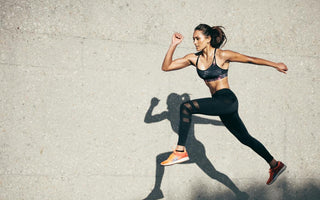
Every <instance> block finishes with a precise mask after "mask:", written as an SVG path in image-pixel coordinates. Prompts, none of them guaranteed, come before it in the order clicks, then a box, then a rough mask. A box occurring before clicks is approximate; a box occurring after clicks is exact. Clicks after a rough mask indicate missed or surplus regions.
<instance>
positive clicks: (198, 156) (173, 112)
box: [144, 93, 249, 200]
mask: <svg viewBox="0 0 320 200" xmlns="http://www.w3.org/2000/svg"><path fill="white" fill-rule="evenodd" d="M188 100H190V97H189V95H188V94H182V95H178V94H176V93H171V94H170V95H169V96H168V98H167V106H168V107H167V108H168V110H167V111H163V112H162V113H160V114H155V115H152V112H153V109H154V108H155V107H156V106H157V105H158V103H159V101H160V100H159V99H158V98H156V97H154V98H152V100H151V105H150V107H149V109H148V111H147V113H146V115H145V119H144V122H145V123H155V122H160V121H162V120H165V119H167V120H169V122H170V124H171V128H172V130H173V131H174V132H175V133H177V134H178V129H179V119H180V118H179V113H180V112H179V109H180V105H181V104H182V103H183V102H185V101H188ZM194 124H212V125H216V126H222V125H223V124H222V123H221V122H220V121H217V120H211V119H205V118H201V117H198V116H192V122H191V126H190V130H189V134H188V140H187V144H186V148H187V151H188V154H189V158H190V160H189V161H188V162H185V163H182V164H189V163H195V164H196V165H198V167H199V168H200V169H201V170H202V171H203V172H204V173H206V174H207V175H208V176H209V177H211V178H212V179H215V180H217V181H219V182H220V183H222V184H224V185H225V186H226V187H228V188H229V189H230V190H232V192H234V194H235V196H236V198H237V199H248V198H249V195H248V194H247V193H245V192H241V191H240V190H239V189H238V188H237V186H236V185H235V184H234V183H233V182H232V181H231V180H230V178H229V177H228V176H226V175H225V174H223V173H221V172H219V171H217V170H216V169H215V168H214V166H213V165H212V163H211V162H210V160H209V159H208V158H207V156H206V150H205V148H204V145H203V144H202V143H201V142H200V141H199V140H197V139H196V137H195V135H194ZM171 153H172V152H165V153H161V154H159V155H158V156H157V159H156V176H155V184H154V188H153V190H152V191H151V193H150V194H149V195H148V196H147V197H146V198H144V200H154V199H161V198H163V193H162V191H161V188H160V187H161V182H162V178H163V174H164V169H165V167H164V166H162V165H161V164H160V163H161V162H162V161H164V160H166V159H167V158H168V157H169V155H170V154H171Z"/></svg>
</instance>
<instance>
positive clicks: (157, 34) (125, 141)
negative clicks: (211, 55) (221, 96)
mask: <svg viewBox="0 0 320 200" xmlns="http://www.w3.org/2000/svg"><path fill="white" fill-rule="evenodd" d="M319 13H320V1H318V0H304V1H303V0H290V1H286V0H280V1H279V0H270V1H268V2H266V1H258V0H240V1H236V0H228V1H225V0H224V1H222V0H214V1H209V0H207V1H191V0H190V1H189V0H182V1H179V0H174V1H172V0H162V1H147V0H145V1H138V0H137V1H129V0H127V1H126V0H119V1H113V0H104V1H103V0H94V1H85V0H79V1H75V0H55V1H50V0H38V1H36V0H34V1H31V0H29V1H28V0H11V1H9V0H0V17H1V24H0V109H1V110H0V199H1V200H11V199H39V200H45V199H63V200H68V199H92V200H95V199H97V200H100V199H110V200H111V199H112V200H118V199H119V200H127V199H128V200H131V199H132V200H136V199H144V198H145V199H158V198H162V197H163V198H164V199H169V200H171V199H183V200H194V199H203V200H207V199H319V198H320V172H319V166H320V146H319V142H320V136H319V129H320V123H319V111H320V109H319V107H320V103H319V102H320V94H319V92H320V91H319V86H320V84H319V80H320V72H319V67H318V63H319V62H320V54H319V50H320V40H319V32H320V14H319ZM199 23H207V24H210V25H223V26H224V27H225V31H226V34H227V37H228V40H229V41H228V42H227V44H226V46H225V47H224V49H231V50H234V51H237V52H240V53H243V54H247V55H251V56H256V57H262V58H265V59H269V60H273V61H277V62H278V61H279V62H284V63H286V64H287V65H288V67H289V71H288V74H287V75H284V74H281V73H279V72H277V71H276V70H274V69H271V68H269V67H264V66H254V65H250V64H239V63H232V64H231V68H230V70H229V80H230V84H231V88H232V90H233V91H234V92H235V93H236V95H237V96H238V99H239V102H240V110H239V112H240V115H241V117H242V119H243V121H244V123H245V124H246V126H247V128H248V130H249V132H250V133H251V134H252V135H253V136H254V137H256V138H257V139H259V140H260V141H261V142H262V143H263V144H264V145H265V146H266V147H267V148H268V150H270V152H271V153H272V154H273V155H274V156H275V157H276V158H277V159H280V160H282V161H283V162H285V163H286V164H287V166H288V168H287V171H286V172H285V173H284V175H282V176H281V177H280V179H279V180H278V181H277V182H276V183H275V184H274V185H272V186H267V185H265V182H266V180H267V178H268V165H267V164H266V163H265V162H264V160H263V159H261V158H260V157H258V156H257V155H256V154H255V153H254V152H253V151H251V150H250V149H248V148H247V147H245V146H243V145H241V144H240V143H239V142H238V141H237V140H236V139H235V138H234V137H233V136H232V135H231V134H230V133H229V132H228V131H227V130H226V128H225V127H223V126H222V125H221V122H220V120H219V118H217V117H209V116H200V115H199V116H195V118H194V124H193V125H192V127H191V130H190V138H189V144H188V145H189V147H188V148H189V149H190V150H191V151H192V153H194V154H195V155H196V156H197V157H199V158H200V159H199V161H198V162H197V163H192V164H181V165H175V166H171V167H166V168H165V169H164V168H162V167H160V166H159V161H162V160H163V159H165V157H166V156H167V155H168V153H167V152H169V151H171V150H172V149H171V148H172V147H173V146H174V145H175V144H176V141H177V134H176V133H175V131H176V129H177V123H178V108H179V104H180V103H181V102H182V101H183V100H186V99H188V98H191V99H193V98H201V97H208V96H210V94H209V91H208V89H207V88H206V86H205V85H204V83H203V82H202V81H201V80H200V79H199V78H198V77H197V74H196V72H195V70H194V68H193V67H189V68H186V69H184V70H180V71H175V72H169V73H166V72H162V71H161V70H160V67H161V63H162V59H163V57H164V55H165V53H166V51H167V48H168V46H169V43H170V40H171V35H172V34H173V32H175V31H178V32H180V33H182V34H183V35H184V36H185V40H184V42H183V43H182V44H181V45H180V46H179V47H178V49H177V51H176V53H175V57H179V56H183V55H185V54H187V53H190V52H195V49H194V47H193V44H192V33H193V29H194V27H195V26H196V25H198V24H199ZM183 94H184V95H183ZM154 97H155V98H157V99H158V100H160V101H159V103H158V104H157V102H158V101H157V100H153V101H151V100H152V99H153V98H154ZM182 97H184V99H182ZM151 102H153V103H151ZM161 113H162V114H161ZM157 114H160V115H157ZM164 170H165V171H164Z"/></svg>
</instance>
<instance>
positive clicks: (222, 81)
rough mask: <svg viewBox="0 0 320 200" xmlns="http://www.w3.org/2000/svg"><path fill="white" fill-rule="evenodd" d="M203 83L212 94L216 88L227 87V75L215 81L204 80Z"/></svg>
mask: <svg viewBox="0 0 320 200" xmlns="http://www.w3.org/2000/svg"><path fill="white" fill-rule="evenodd" d="M205 83H206V85H207V86H208V87H209V90H210V92H211V94H214V93H215V92H216V91H218V90H221V89H224V88H229V83H228V77H225V78H223V79H220V80H216V81H210V82H208V81H205Z"/></svg>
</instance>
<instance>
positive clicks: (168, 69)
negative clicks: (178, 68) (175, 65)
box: [161, 65, 170, 72]
mask: <svg viewBox="0 0 320 200" xmlns="http://www.w3.org/2000/svg"><path fill="white" fill-rule="evenodd" d="M161 69H162V71H164V72H167V71H170V68H169V66H165V65H162V67H161Z"/></svg>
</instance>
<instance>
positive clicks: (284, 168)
mask: <svg viewBox="0 0 320 200" xmlns="http://www.w3.org/2000/svg"><path fill="white" fill-rule="evenodd" d="M286 168H287V166H286V165H284V166H283V167H282V169H281V170H280V171H279V172H278V174H277V175H276V176H275V177H274V178H273V180H272V181H271V182H270V183H269V184H268V185H271V184H272V183H274V182H275V181H276V180H277V178H278V177H279V176H280V174H281V173H282V172H284V170H286Z"/></svg>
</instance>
